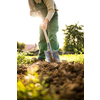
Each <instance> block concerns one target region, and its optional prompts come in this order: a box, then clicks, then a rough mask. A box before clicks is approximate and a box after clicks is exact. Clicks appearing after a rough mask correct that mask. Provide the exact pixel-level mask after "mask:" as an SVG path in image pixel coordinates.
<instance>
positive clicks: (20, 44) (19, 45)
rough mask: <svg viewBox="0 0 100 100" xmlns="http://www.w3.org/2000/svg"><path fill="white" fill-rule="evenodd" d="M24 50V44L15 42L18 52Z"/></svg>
mask: <svg viewBox="0 0 100 100" xmlns="http://www.w3.org/2000/svg"><path fill="white" fill-rule="evenodd" d="M24 48H25V44H24V43H20V42H18V41H17V49H18V51H19V52H21V51H22V49H24Z"/></svg>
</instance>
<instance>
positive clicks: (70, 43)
mask: <svg viewBox="0 0 100 100" xmlns="http://www.w3.org/2000/svg"><path fill="white" fill-rule="evenodd" d="M83 27H84V26H83V25H79V26H78V23H76V24H75V25H69V26H67V25H66V29H62V31H64V35H65V38H64V47H63V49H64V51H74V52H75V53H80V52H84V32H83Z"/></svg>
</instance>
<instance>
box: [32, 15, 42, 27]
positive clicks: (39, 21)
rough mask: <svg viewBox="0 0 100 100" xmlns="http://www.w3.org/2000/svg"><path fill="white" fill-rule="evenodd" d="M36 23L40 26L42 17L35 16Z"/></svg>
mask: <svg viewBox="0 0 100 100" xmlns="http://www.w3.org/2000/svg"><path fill="white" fill-rule="evenodd" d="M34 21H35V23H37V25H38V26H39V25H40V24H42V18H41V17H35V18H34Z"/></svg>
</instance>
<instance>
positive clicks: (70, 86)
mask: <svg viewBox="0 0 100 100" xmlns="http://www.w3.org/2000/svg"><path fill="white" fill-rule="evenodd" d="M37 66H38V68H39V69H38V70H37V73H38V75H39V78H40V83H41V82H42V83H43V82H44V84H47V86H46V89H48V94H50V95H51V96H52V94H55V97H56V99H55V98H54V99H48V100H84V64H80V63H75V62H67V61H62V62H58V63H57V62H53V63H48V62H46V61H43V62H41V61H36V58H35V62H34V63H33V64H31V65H28V66H27V67H26V66H21V67H20V68H19V67H17V79H18V80H21V79H24V81H23V83H24V82H25V83H26V81H25V77H26V75H25V73H26V72H29V71H30V72H31V73H32V68H34V67H37ZM25 83H24V84H25ZM50 95H49V96H50ZM25 100H28V99H25ZM29 100H33V98H31V99H29ZM34 100H47V99H42V98H41V99H39V98H36V97H35V99H34Z"/></svg>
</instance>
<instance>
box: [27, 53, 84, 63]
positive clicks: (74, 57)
mask: <svg viewBox="0 0 100 100" xmlns="http://www.w3.org/2000/svg"><path fill="white" fill-rule="evenodd" d="M33 57H35V58H38V56H26V58H30V59H31V58H33ZM59 57H60V60H61V61H62V60H66V61H68V62H72V61H74V62H78V63H83V62H84V54H67V55H59Z"/></svg>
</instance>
